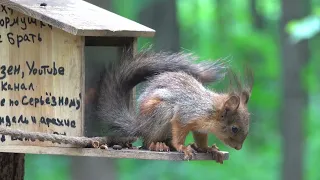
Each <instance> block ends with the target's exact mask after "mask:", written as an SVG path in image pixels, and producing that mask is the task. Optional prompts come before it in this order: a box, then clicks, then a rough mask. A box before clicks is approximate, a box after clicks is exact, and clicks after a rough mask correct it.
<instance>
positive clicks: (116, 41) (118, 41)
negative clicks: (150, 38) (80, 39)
mask: <svg viewBox="0 0 320 180" xmlns="http://www.w3.org/2000/svg"><path fill="white" fill-rule="evenodd" d="M134 39H135V38H133V37H98V36H86V37H85V46H129V45H130V44H131V43H132V41H133V40H134Z"/></svg>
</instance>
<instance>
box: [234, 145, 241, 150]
mask: <svg viewBox="0 0 320 180" xmlns="http://www.w3.org/2000/svg"><path fill="white" fill-rule="evenodd" d="M234 148H235V149H236V150H240V149H241V148H242V144H239V145H236V147H234Z"/></svg>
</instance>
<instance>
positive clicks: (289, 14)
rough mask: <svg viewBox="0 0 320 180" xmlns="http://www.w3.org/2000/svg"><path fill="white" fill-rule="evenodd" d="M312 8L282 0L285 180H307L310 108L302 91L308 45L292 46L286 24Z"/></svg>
mask: <svg viewBox="0 0 320 180" xmlns="http://www.w3.org/2000/svg"><path fill="white" fill-rule="evenodd" d="M305 5H309V3H308V1H307V2H306V1H305V0H282V13H283V14H282V17H281V24H280V27H281V32H280V35H281V53H282V62H283V64H282V65H283V71H282V72H283V74H282V76H283V85H284V89H283V93H284V94H283V98H284V99H283V109H282V133H283V143H284V147H283V155H284V160H283V174H282V175H283V178H282V179H284V180H289V179H290V180H294V179H299V180H300V179H303V173H302V170H303V168H302V165H303V160H302V154H303V144H302V142H303V136H302V135H303V133H302V127H303V123H302V118H303V110H304V108H306V106H307V103H308V101H307V94H306V92H305V91H304V90H303V89H302V84H301V79H300V77H301V76H300V74H301V70H302V68H303V67H304V66H305V64H306V63H307V61H308V59H309V49H308V42H307V41H306V40H305V41H302V42H300V43H298V44H291V43H290V42H289V39H288V35H287V34H286V33H285V25H286V24H287V23H288V22H289V21H290V20H292V19H297V18H302V17H304V16H306V15H307V13H308V8H307V7H305Z"/></svg>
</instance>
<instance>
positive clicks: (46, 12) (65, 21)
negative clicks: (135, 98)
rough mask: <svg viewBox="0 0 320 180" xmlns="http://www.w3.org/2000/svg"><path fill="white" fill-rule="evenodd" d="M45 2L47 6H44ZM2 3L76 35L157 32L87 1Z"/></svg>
mask: <svg viewBox="0 0 320 180" xmlns="http://www.w3.org/2000/svg"><path fill="white" fill-rule="evenodd" d="M41 3H45V4H46V6H40V4H41ZM0 4H3V5H6V6H8V7H10V8H12V9H14V10H17V11H19V12H21V13H24V14H26V15H28V16H31V17H33V18H36V19H38V20H41V21H43V22H45V23H48V24H51V25H52V26H54V27H56V28H60V29H62V30H64V31H66V32H69V33H71V34H73V35H80V36H128V37H139V36H141V37H152V36H154V33H155V31H154V30H153V29H150V28H148V27H146V26H143V25H141V24H138V23H136V22H134V21H132V20H129V19H126V18H124V17H121V16H119V15H117V14H114V13H112V12H109V11H107V10H105V9H102V8H100V7H98V6H95V5H93V4H90V3H88V2H86V1H83V0H54V1H52V0H1V1H0Z"/></svg>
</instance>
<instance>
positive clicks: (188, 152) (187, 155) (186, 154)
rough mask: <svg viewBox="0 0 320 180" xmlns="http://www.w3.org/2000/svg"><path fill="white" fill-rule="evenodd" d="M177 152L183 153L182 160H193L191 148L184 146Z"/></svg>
mask: <svg viewBox="0 0 320 180" xmlns="http://www.w3.org/2000/svg"><path fill="white" fill-rule="evenodd" d="M178 151H179V152H183V153H184V158H183V159H184V160H188V161H189V160H192V159H193V153H194V152H195V150H194V149H192V147H191V146H187V147H186V146H184V145H181V146H180V148H179V149H178Z"/></svg>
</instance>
